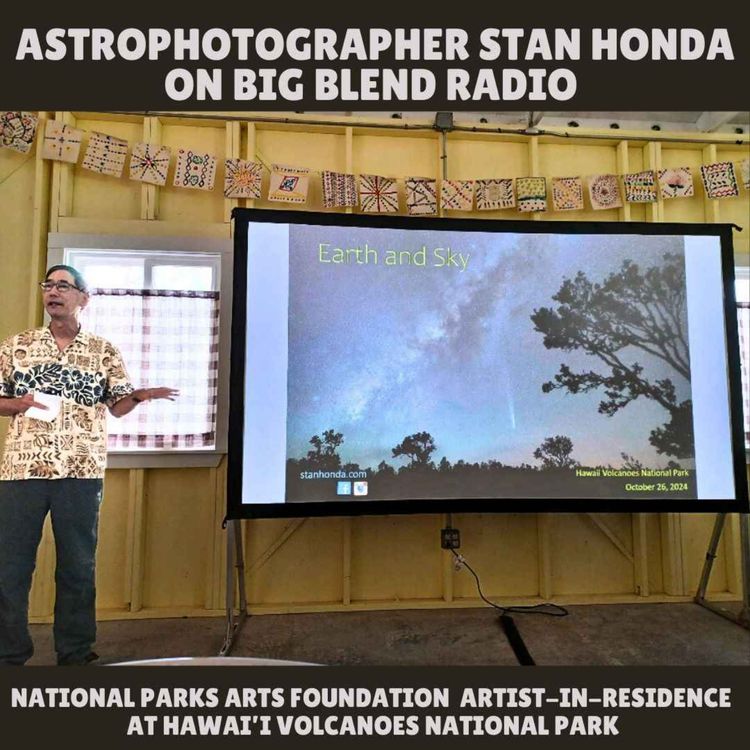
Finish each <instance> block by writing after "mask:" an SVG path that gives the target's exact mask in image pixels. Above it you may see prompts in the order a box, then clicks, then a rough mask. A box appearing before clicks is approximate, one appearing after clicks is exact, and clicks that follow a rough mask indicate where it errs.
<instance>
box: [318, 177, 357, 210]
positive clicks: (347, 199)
mask: <svg viewBox="0 0 750 750" xmlns="http://www.w3.org/2000/svg"><path fill="white" fill-rule="evenodd" d="M320 180H321V183H322V187H323V205H324V206H325V208H338V207H342V206H356V205H357V178H356V177H355V176H354V175H353V174H344V173H343V172H330V171H328V170H325V171H323V172H321V173H320Z"/></svg>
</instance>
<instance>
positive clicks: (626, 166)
mask: <svg viewBox="0 0 750 750" xmlns="http://www.w3.org/2000/svg"><path fill="white" fill-rule="evenodd" d="M628 172H630V144H629V143H628V142H627V141H620V142H619V143H618V144H617V161H616V172H615V174H627V173H628ZM617 214H618V216H617V218H618V219H619V220H620V221H632V215H631V211H630V204H629V203H628V202H627V201H626V200H625V196H623V199H622V208H618V209H617Z"/></svg>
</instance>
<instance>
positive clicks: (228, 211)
mask: <svg viewBox="0 0 750 750" xmlns="http://www.w3.org/2000/svg"><path fill="white" fill-rule="evenodd" d="M225 127H226V147H225V152H224V159H239V158H240V156H241V154H242V151H241V148H242V146H241V143H240V140H241V129H240V123H239V122H227V123H226V125H225ZM224 159H220V160H219V161H220V165H219V166H220V167H221V169H219V168H218V167H217V169H216V185H217V186H216V189H217V190H221V191H222V193H223V191H224V168H225V165H224ZM239 205H240V201H239V199H238V198H224V223H225V224H229V222H230V221H231V220H232V210H233V209H235V208H237V207H238V206H239Z"/></svg>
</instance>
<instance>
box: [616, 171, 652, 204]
mask: <svg viewBox="0 0 750 750" xmlns="http://www.w3.org/2000/svg"><path fill="white" fill-rule="evenodd" d="M622 182H623V185H625V200H626V201H627V202H628V203H654V201H656V178H655V177H654V171H653V170H652V169H647V170H645V171H643V172H631V173H630V174H624V175H623V176H622Z"/></svg>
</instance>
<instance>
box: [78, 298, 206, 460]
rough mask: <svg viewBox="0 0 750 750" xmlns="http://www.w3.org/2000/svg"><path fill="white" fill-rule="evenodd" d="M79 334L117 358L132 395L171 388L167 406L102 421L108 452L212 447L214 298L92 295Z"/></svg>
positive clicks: (153, 403) (162, 404)
mask: <svg viewBox="0 0 750 750" xmlns="http://www.w3.org/2000/svg"><path fill="white" fill-rule="evenodd" d="M81 322H82V324H83V326H84V327H85V328H86V329H87V330H89V331H91V332H92V333H95V334H97V335H99V336H103V337H104V338H105V339H108V340H109V341H111V342H112V343H113V344H114V345H115V346H116V347H117V348H118V349H119V350H120V351H121V352H122V356H123V359H124V361H125V366H126V367H127V370H128V373H129V374H130V379H131V382H132V383H133V385H134V386H135V387H136V388H148V387H156V386H167V387H169V388H177V389H178V390H179V391H180V395H179V397H178V398H177V400H175V401H174V402H172V401H166V400H158V401H151V402H149V403H146V404H142V405H141V406H139V407H137V408H136V409H135V410H134V411H132V412H131V413H130V414H128V415H127V416H125V417H122V418H121V419H114V418H112V417H110V418H109V424H108V433H109V448H110V449H120V450H122V449H153V448H183V449H184V448H206V447H213V446H214V444H215V442H216V401H217V383H218V369H219V293H218V292H187V291H172V290H169V291H165V290H156V289H92V290H91V301H90V302H89V304H88V306H87V307H86V309H85V310H84V312H83V314H82V316H81Z"/></svg>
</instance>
